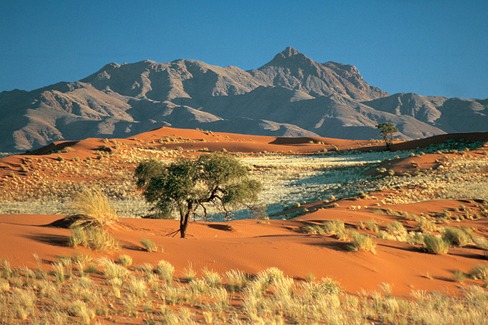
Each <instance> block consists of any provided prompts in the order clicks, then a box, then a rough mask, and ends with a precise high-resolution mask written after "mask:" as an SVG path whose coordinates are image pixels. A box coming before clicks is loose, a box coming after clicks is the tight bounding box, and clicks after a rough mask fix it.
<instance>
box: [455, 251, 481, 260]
mask: <svg viewBox="0 0 488 325" xmlns="http://www.w3.org/2000/svg"><path fill="white" fill-rule="evenodd" d="M449 255H453V256H460V257H466V258H472V259H475V260H486V256H485V255H484V254H483V253H479V254H476V253H458V252H454V253H453V252H449Z"/></svg>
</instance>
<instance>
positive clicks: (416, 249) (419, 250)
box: [377, 243, 425, 253]
mask: <svg viewBox="0 0 488 325" xmlns="http://www.w3.org/2000/svg"><path fill="white" fill-rule="evenodd" d="M377 245H378V246H383V247H389V248H394V249H399V250H402V251H406V252H413V253H425V251H424V249H423V248H422V247H416V246H408V247H399V246H394V245H387V244H385V243H377Z"/></svg>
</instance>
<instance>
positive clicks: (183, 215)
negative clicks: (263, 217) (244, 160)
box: [135, 154, 261, 238]
mask: <svg viewBox="0 0 488 325" xmlns="http://www.w3.org/2000/svg"><path fill="white" fill-rule="evenodd" d="M135 178H136V183H137V187H138V188H140V189H142V190H143V193H144V197H145V198H146V200H147V201H148V202H150V203H154V204H155V206H154V208H155V209H156V210H158V211H159V212H160V213H162V214H163V215H168V214H171V213H172V212H173V211H176V212H177V213H178V214H179V218H180V229H179V232H180V235H181V237H182V238H184V237H185V235H186V229H187V226H188V221H189V218H190V217H191V216H192V215H195V214H199V213H201V215H202V216H204V217H207V207H208V206H214V207H216V208H217V209H218V210H219V211H221V212H223V213H224V214H225V215H226V216H227V217H229V216H231V211H230V210H231V209H232V208H235V207H238V206H243V205H244V206H246V205H247V204H249V203H251V202H253V201H256V200H257V195H258V193H259V192H260V191H261V183H260V182H258V181H256V180H253V179H251V178H250V177H249V172H248V170H247V169H246V167H245V166H243V165H242V164H241V163H240V162H239V161H238V160H236V159H234V158H232V157H229V156H225V155H222V154H208V155H203V156H200V157H199V158H197V159H191V158H180V159H178V160H177V161H175V162H173V163H171V164H170V165H168V166H164V165H163V164H162V163H161V162H159V161H156V160H149V161H145V162H142V163H140V164H139V166H138V167H137V168H136V171H135Z"/></svg>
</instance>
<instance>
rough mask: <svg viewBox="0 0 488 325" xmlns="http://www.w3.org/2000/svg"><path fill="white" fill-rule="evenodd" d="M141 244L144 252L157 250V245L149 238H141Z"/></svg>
mask: <svg viewBox="0 0 488 325" xmlns="http://www.w3.org/2000/svg"><path fill="white" fill-rule="evenodd" d="M141 245H142V246H143V247H144V250H145V251H146V252H157V251H158V245H157V244H156V243H155V242H153V241H152V240H150V239H147V238H144V239H142V240H141Z"/></svg>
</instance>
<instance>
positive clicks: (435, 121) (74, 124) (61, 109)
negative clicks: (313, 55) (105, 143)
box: [0, 47, 488, 151]
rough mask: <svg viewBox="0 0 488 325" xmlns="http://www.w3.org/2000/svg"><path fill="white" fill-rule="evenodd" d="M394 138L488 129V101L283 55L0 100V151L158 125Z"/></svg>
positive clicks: (153, 71) (142, 67) (178, 65)
mask: <svg viewBox="0 0 488 325" xmlns="http://www.w3.org/2000/svg"><path fill="white" fill-rule="evenodd" d="M387 121H389V122H393V123H395V124H396V126H397V128H398V130H399V132H398V134H397V137H398V138H404V139H415V138H424V137H428V136H432V135H437V134H443V133H459V132H475V131H488V99H465V98H445V97H435V96H421V95H418V94H413V93H400V94H393V95H390V94H388V93H386V92H385V91H383V90H381V89H379V88H377V87H374V86H371V85H369V84H368V83H367V82H366V81H364V80H363V78H362V76H361V74H360V73H359V71H358V70H357V68H356V67H354V66H352V65H347V64H341V63H336V62H326V63H318V62H316V61H314V60H312V59H310V58H308V57H307V56H305V55H304V54H302V53H300V52H299V51H297V50H295V49H293V48H290V47H288V48H286V49H285V50H284V51H282V52H281V53H278V54H277V55H276V56H275V57H274V58H273V59H272V60H271V61H270V62H268V63H266V64H265V65H263V66H262V67H260V68H259V69H256V70H249V71H244V70H242V69H240V68H237V67H234V66H228V67H219V66H214V65H209V64H206V63H204V62H201V61H195V60H183V59H181V60H175V61H172V62H169V63H156V62H153V61H142V62H137V63H130V64H116V63H111V64H108V65H105V66H104V67H102V68H101V69H100V70H99V71H97V72H95V73H94V74H92V75H90V76H88V77H86V78H84V79H82V80H79V81H76V82H60V83H57V84H54V85H50V86H47V87H44V88H40V89H36V90H33V91H23V90H12V91H3V92H1V93H0V138H1V139H2V141H1V142H0V151H19V150H31V149H35V148H38V147H40V146H44V145H46V144H48V143H50V142H52V141H56V140H63V139H70V140H79V139H83V138H88V137H102V138H111V137H128V136H131V135H134V134H137V133H141V132H144V131H148V130H152V129H155V128H158V127H162V126H173V127H182V128H200V129H204V130H211V131H225V132H233V133H245V134H256V135H274V136H317V135H318V136H324V137H334V138H344V139H371V138H378V130H377V129H376V125H377V124H378V123H382V122H387Z"/></svg>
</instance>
